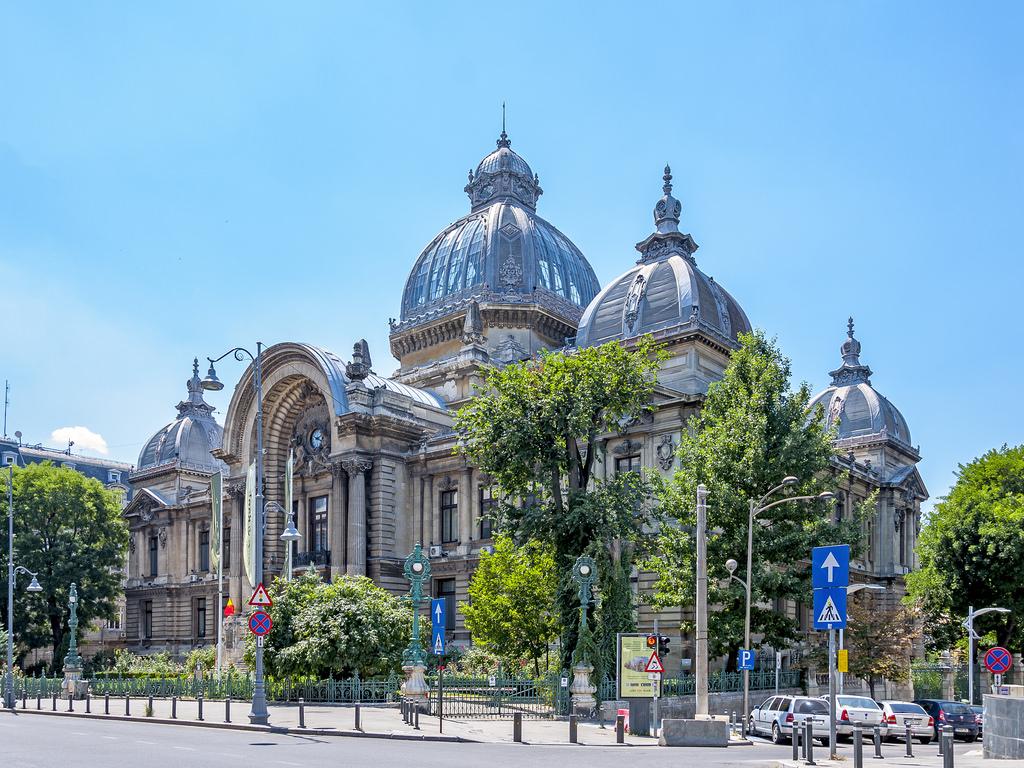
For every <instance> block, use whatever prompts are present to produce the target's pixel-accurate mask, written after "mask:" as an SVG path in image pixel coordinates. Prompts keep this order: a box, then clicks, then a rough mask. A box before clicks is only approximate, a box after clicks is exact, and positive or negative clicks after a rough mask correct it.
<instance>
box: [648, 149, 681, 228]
mask: <svg viewBox="0 0 1024 768" xmlns="http://www.w3.org/2000/svg"><path fill="white" fill-rule="evenodd" d="M662 180H663V181H664V182H665V184H664V186H662V190H663V191H664V194H663V195H662V198H661V199H660V200H659V201H658V204H657V205H655V206H654V224H655V226H656V227H657V230H658V232H661V233H662V234H666V233H668V232H678V231H679V226H678V225H679V214H680V213H682V210H683V204H682V203H680V202H679V201H678V200H676V199H675V198H674V197H672V169H671V168H669V167H668V165H667V164H666V165H665V175H664V176H663V177H662Z"/></svg>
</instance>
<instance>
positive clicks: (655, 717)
mask: <svg viewBox="0 0 1024 768" xmlns="http://www.w3.org/2000/svg"><path fill="white" fill-rule="evenodd" d="M654 636H655V637H657V638H659V643H660V638H661V634H660V633H659V632H658V619H657V617H655V619H654ZM655 647H657V646H655ZM662 666H664V663H663V664H662ZM654 682H656V683H657V686H656V687H655V688H654V700H653V701H652V702H651V707H652V712H651V715H652V719H653V720H654V738H658V694H659V693H661V679H660V678H659V679H658V680H656V681H654Z"/></svg>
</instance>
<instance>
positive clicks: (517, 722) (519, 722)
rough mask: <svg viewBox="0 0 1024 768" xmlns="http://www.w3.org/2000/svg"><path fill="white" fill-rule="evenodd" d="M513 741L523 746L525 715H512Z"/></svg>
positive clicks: (516, 713)
mask: <svg viewBox="0 0 1024 768" xmlns="http://www.w3.org/2000/svg"><path fill="white" fill-rule="evenodd" d="M512 741H514V742H515V743H516V744H521V743H522V741H523V713H522V712H515V713H514V714H513V715H512Z"/></svg>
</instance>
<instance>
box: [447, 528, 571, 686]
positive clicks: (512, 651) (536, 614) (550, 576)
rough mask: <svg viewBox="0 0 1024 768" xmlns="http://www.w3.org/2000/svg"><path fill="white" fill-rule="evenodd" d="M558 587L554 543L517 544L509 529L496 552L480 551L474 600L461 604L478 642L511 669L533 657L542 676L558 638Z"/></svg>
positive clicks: (473, 585) (471, 590)
mask: <svg viewBox="0 0 1024 768" xmlns="http://www.w3.org/2000/svg"><path fill="white" fill-rule="evenodd" d="M557 587H558V576H557V574H556V572H555V559H554V556H553V554H552V550H551V547H550V546H548V545H544V544H541V543H540V542H536V541H529V542H527V543H526V544H525V545H524V546H522V547H517V546H516V545H515V542H514V541H513V540H512V537H511V536H508V535H507V534H503V535H499V536H497V537H495V539H494V553H493V554H486V553H485V554H483V555H481V557H480V564H479V566H477V569H476V571H474V572H473V578H472V579H471V580H470V582H469V600H470V602H468V603H462V604H460V606H459V608H460V609H461V611H462V615H463V616H464V617H465V619H466V628H467V629H468V630H469V631H470V632H471V633H472V635H473V643H474V645H479V646H480V647H482V648H483V649H484V650H485V651H488V652H491V653H493V654H495V655H496V656H497V657H498V658H500V659H501V661H502V663H503V664H504V665H505V666H506V667H508V668H509V669H513V670H516V669H518V668H519V666H520V663H521V662H523V661H525V660H529V661H531V662H532V664H533V671H534V674H536V675H538V676H539V675H540V673H541V660H542V659H545V658H546V657H547V653H548V647H549V646H550V644H551V643H553V642H554V641H555V639H556V638H557V637H558V630H559V625H558V615H557V611H556V606H555V597H556V593H557ZM545 667H546V665H545Z"/></svg>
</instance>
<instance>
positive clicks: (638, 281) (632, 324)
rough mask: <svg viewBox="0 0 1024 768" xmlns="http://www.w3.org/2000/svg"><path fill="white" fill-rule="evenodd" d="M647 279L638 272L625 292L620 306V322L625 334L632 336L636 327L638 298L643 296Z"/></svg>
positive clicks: (638, 306) (638, 307)
mask: <svg viewBox="0 0 1024 768" xmlns="http://www.w3.org/2000/svg"><path fill="white" fill-rule="evenodd" d="M646 286H647V280H646V279H645V278H644V276H643V275H641V274H638V275H637V276H636V277H635V278H634V279H633V284H632V285H631V286H629V293H627V294H626V302H625V304H624V305H623V308H622V322H623V325H624V326H625V329H626V335H627V336H632V335H633V332H634V330H635V329H636V320H637V317H638V316H639V314H640V300H641V299H642V298H643V296H644V288H646Z"/></svg>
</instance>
